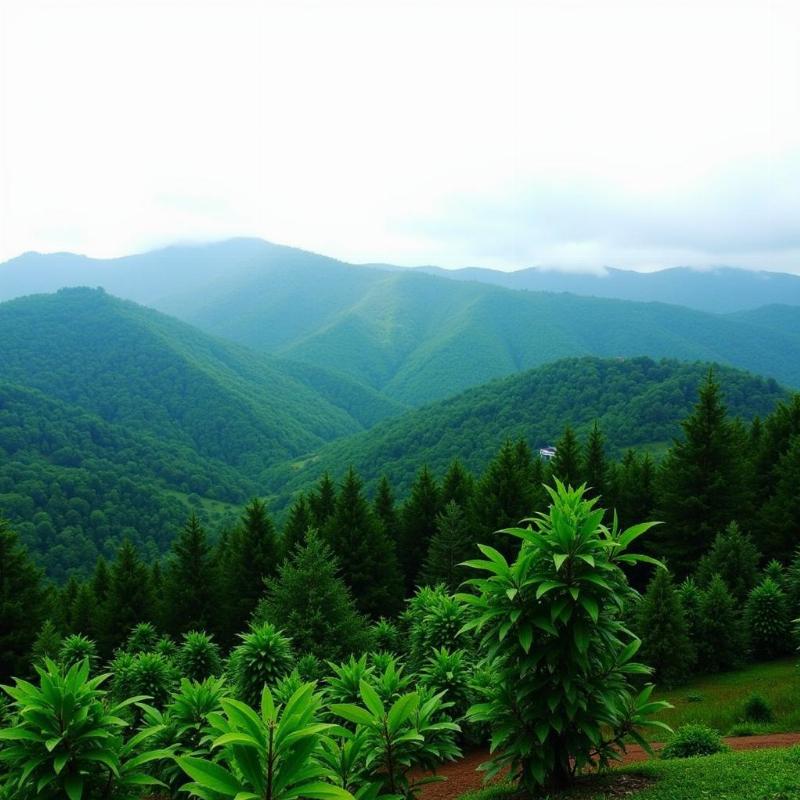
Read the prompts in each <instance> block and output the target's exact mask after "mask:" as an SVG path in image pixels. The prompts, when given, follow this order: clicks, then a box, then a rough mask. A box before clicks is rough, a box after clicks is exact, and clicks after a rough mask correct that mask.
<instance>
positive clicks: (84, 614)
mask: <svg viewBox="0 0 800 800" xmlns="http://www.w3.org/2000/svg"><path fill="white" fill-rule="evenodd" d="M97 609H98V603H97V598H96V597H95V596H94V591H93V590H92V584H91V582H90V581H84V582H83V583H81V585H80V587H79V589H78V594H77V595H76V596H75V602H74V603H73V606H72V630H71V631H70V632H71V633H80V634H83V635H84V636H88V637H89V638H90V639H94V640H96V639H97V638H98V636H99V635H100V633H101V631H100V630H99V628H98V626H97Z"/></svg>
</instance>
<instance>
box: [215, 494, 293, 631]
mask: <svg viewBox="0 0 800 800" xmlns="http://www.w3.org/2000/svg"><path fill="white" fill-rule="evenodd" d="M229 550H230V552H229V554H228V556H227V564H226V573H224V576H225V584H226V586H225V588H226V591H227V593H228V600H229V602H230V608H231V619H230V620H229V625H230V626H231V629H232V630H234V631H237V630H238V631H240V630H243V629H244V628H245V627H246V624H247V621H248V620H249V619H250V615H251V614H252V613H253V611H255V608H256V606H257V605H258V601H259V600H260V599H261V596H262V594H263V592H264V579H265V578H270V577H272V576H273V575H274V574H275V572H276V570H277V568H278V561H279V553H278V541H277V537H276V535H275V526H274V525H273V524H272V519H271V518H270V516H269V514H268V513H267V507H266V505H265V504H264V503H263V502H262V501H261V500H259V499H257V498H254V499H253V500H251V501H250V503H248V505H247V506H246V507H245V510H244V514H243V515H242V519H241V522H240V524H239V527H238V528H237V530H236V531H234V533H233V535H232V536H231V539H230V543H229Z"/></svg>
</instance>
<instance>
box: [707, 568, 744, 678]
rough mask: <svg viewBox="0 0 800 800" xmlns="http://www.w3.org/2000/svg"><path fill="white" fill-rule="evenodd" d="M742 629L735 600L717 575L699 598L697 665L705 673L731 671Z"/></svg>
mask: <svg viewBox="0 0 800 800" xmlns="http://www.w3.org/2000/svg"><path fill="white" fill-rule="evenodd" d="M744 638H745V637H744V629H743V626H742V621H741V617H740V614H739V609H738V607H737V605H736V600H735V599H734V597H733V595H732V594H731V593H730V592H729V591H728V587H727V586H726V585H725V581H723V580H722V578H720V576H719V575H715V576H714V577H713V578H712V579H711V583H710V584H709V585H708V589H706V590H705V591H704V592H702V594H701V595H700V608H699V615H698V618H697V620H696V642H697V654H698V666H699V667H700V669H702V670H703V671H705V672H720V671H722V670H726V669H733V668H734V667H736V666H738V664H739V663H740V662H741V660H742V652H743V650H744Z"/></svg>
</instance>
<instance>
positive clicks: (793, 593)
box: [785, 547, 800, 619]
mask: <svg viewBox="0 0 800 800" xmlns="http://www.w3.org/2000/svg"><path fill="white" fill-rule="evenodd" d="M785 585H786V602H787V603H788V605H789V615H790V617H791V619H797V618H798V617H800V547H798V548H797V549H796V550H795V551H794V557H793V558H792V560H791V562H790V563H789V567H788V569H787V570H786V581H785Z"/></svg>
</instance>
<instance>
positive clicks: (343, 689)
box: [325, 653, 374, 703]
mask: <svg viewBox="0 0 800 800" xmlns="http://www.w3.org/2000/svg"><path fill="white" fill-rule="evenodd" d="M328 666H329V667H330V668H331V669H332V670H333V675H331V676H329V677H328V678H326V680H325V683H326V686H325V697H326V698H327V700H328V702H329V703H358V702H359V700H360V699H361V681H364V680H367V681H370V680H372V675H373V673H374V669H373V668H372V667H370V666H367V654H366V653H365V654H364V655H362V656H361V657H360V658H356V657H355V656H350V658H349V659H348V660H347V661H345V662H343V663H341V664H334V663H333V662H332V661H329V662H328Z"/></svg>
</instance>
